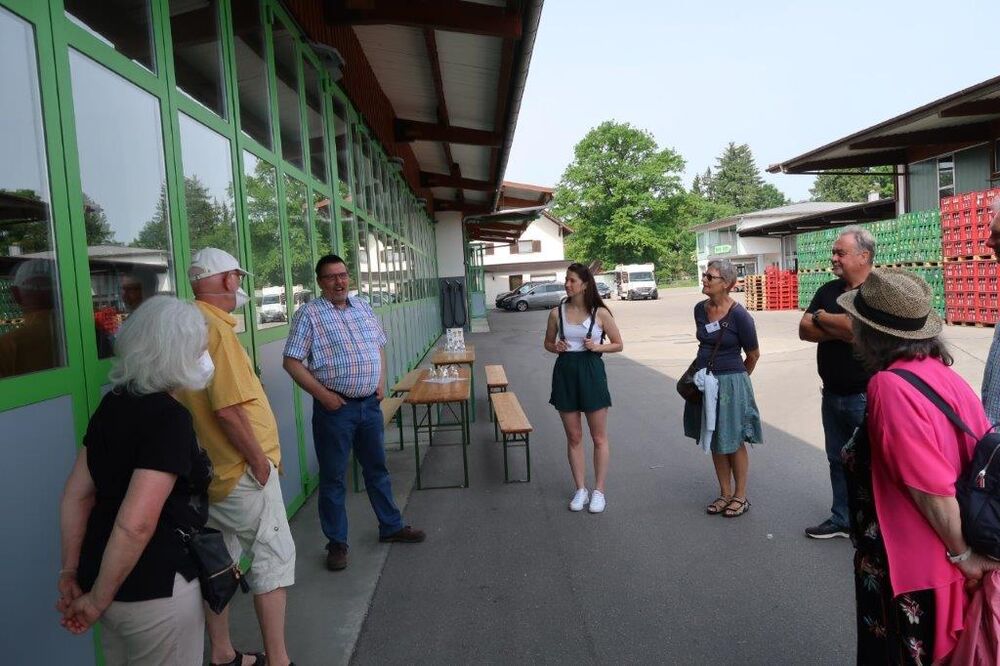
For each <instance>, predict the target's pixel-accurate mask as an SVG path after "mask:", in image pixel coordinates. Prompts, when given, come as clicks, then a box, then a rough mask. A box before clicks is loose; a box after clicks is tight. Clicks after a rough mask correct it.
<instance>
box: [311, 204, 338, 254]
mask: <svg viewBox="0 0 1000 666" xmlns="http://www.w3.org/2000/svg"><path fill="white" fill-rule="evenodd" d="M330 214H331V213H330V198H329V197H327V196H326V195H323V194H320V193H319V192H316V193H314V195H313V215H314V223H315V225H316V232H315V233H316V251H317V252H318V253H319V256H321V257H322V256H323V255H325V254H333V250H334V248H335V247H336V243H334V240H333V238H334V231H335V230H334V227H333V221H332V220H331V218H330Z"/></svg>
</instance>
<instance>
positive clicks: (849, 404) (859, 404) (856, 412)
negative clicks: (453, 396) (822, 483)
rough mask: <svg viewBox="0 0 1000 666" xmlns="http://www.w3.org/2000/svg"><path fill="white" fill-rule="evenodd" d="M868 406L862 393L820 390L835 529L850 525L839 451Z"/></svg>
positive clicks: (831, 512) (865, 396) (832, 516)
mask: <svg viewBox="0 0 1000 666" xmlns="http://www.w3.org/2000/svg"><path fill="white" fill-rule="evenodd" d="M867 406H868V396H867V395H866V394H864V393H855V394H853V395H835V394H833V393H828V392H826V391H823V432H824V434H825V436H826V459H827V460H828V461H829V463H830V486H831V487H832V488H833V506H831V507H830V520H831V521H832V522H833V523H834V524H836V525H837V526H838V527H847V526H849V525H850V522H851V521H850V516H849V511H848V508H847V479H846V478H845V477H844V464H843V462H841V459H840V450H841V449H842V448H844V444H847V440H849V439H850V438H851V435H853V434H854V430H855V428H857V427H858V426H860V425H861V422H862V421H864V418H865V409H866V407H867Z"/></svg>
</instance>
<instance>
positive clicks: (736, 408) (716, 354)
mask: <svg viewBox="0 0 1000 666" xmlns="http://www.w3.org/2000/svg"><path fill="white" fill-rule="evenodd" d="M701 284H702V288H701V293H703V294H705V295H706V296H708V299H707V300H704V301H701V302H700V303H698V304H697V305H695V306H694V323H695V328H696V331H695V335H696V336H697V338H698V356H697V357H696V358H695V366H696V367H695V369H696V370H699V371H701V370H705V371H706V372H705V374H704V377H705V382H704V385H705V387H706V390H705V393H704V399H703V400H702V402H701V403H695V402H690V401H689V402H685V404H684V434H685V435H686V436H687V437H691V438H692V439H694V440H695V441H696V442H698V443H699V444H700V445H701V447H702V449H703V450H704V451H705V453H709V452H710V453H711V454H712V464H713V465H714V467H715V475H716V477H717V478H718V481H719V496H718V497H717V498H716V499H715V500H714V501H713V502H712V503H711V504H709V505H708V506H707V507H705V512H706V513H708V514H709V515H713V516H714V515H719V514H721V515H723V516H725V517H726V518H737V517H739V516H742V515H743V514H744V513H746V512H747V511H748V510H749V509H750V501H749V500H748V499H747V480H748V477H749V474H750V456H749V454H748V453H747V448H746V444H747V443H750V444H760V443H761V442H763V441H764V440H763V437H762V435H761V425H760V412H759V411H757V402H756V399H755V398H754V394H753V385H752V384H751V383H750V373H752V372H753V369H754V367H756V365H757V360H758V359H759V358H760V348H759V345H758V344H757V327H756V326H755V325H754V321H753V317H751V316H750V313H749V312H747V311H746V308H744V307H742V306H741V305H740V304H738V303H737V302H736V301H734V300H733V299H732V297H731V296H730V295H729V292H730V291H732V289H733V286H734V285H735V284H736V268H735V267H734V266H733V264H732V263H731V262H729V261H725V260H720V261H710V262H708V267H707V268H706V269H705V272H704V273H703V274H702V276H701Z"/></svg>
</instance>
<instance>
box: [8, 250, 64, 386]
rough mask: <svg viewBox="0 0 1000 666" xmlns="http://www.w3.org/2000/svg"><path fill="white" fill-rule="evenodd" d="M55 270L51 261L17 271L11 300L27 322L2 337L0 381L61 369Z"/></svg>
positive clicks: (36, 262)
mask: <svg viewBox="0 0 1000 666" xmlns="http://www.w3.org/2000/svg"><path fill="white" fill-rule="evenodd" d="M54 272H55V268H54V262H53V261H52V260H51V259H29V260H28V261H25V262H22V263H21V264H19V265H18V267H17V270H15V271H14V279H13V281H12V282H13V284H12V285H11V290H10V293H11V296H13V298H14V301H15V302H16V303H17V304H18V305H19V306H20V308H21V311H22V312H23V313H24V321H23V322H22V323H21V325H20V326H18V327H17V328H15V329H14V330H13V331H10V332H9V333H5V334H4V335H2V336H0V377H13V376H14V375H23V374H27V373H29V372H38V371H39V370H48V369H49V368H54V367H56V366H57V365H60V351H61V350H62V341H61V340H60V339H59V329H60V326H59V322H58V321H57V320H56V313H55V275H54Z"/></svg>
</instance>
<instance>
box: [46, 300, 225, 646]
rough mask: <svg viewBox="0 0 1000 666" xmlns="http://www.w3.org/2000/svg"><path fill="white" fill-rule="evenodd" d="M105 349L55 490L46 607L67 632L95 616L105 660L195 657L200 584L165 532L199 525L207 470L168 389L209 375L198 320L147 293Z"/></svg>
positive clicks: (200, 382)
mask: <svg viewBox="0 0 1000 666" xmlns="http://www.w3.org/2000/svg"><path fill="white" fill-rule="evenodd" d="M115 354H116V358H115V363H114V367H113V368H112V370H111V373H110V376H109V379H110V381H111V383H112V384H113V388H112V389H111V390H110V391H109V392H108V393H107V395H105V396H104V399H103V400H101V404H100V405H99V406H98V407H97V410H96V411H95V412H94V415H93V416H92V417H91V419H90V423H89V424H88V426H87V433H86V435H85V436H84V439H83V447H82V448H81V449H80V452H79V454H78V456H77V459H76V464H75V465H74V466H73V470H72V472H71V473H70V475H69V479H68V480H67V481H66V487H65V490H64V492H63V498H62V505H61V512H60V513H61V516H60V518H61V524H62V567H63V568H62V570H61V571H60V572H59V594H60V597H59V601H58V603H57V605H56V607H57V609H58V610H59V611H60V612H61V613H62V620H61V624H62V625H63V626H64V627H65V628H66V629H67V630H69V631H70V632H72V633H74V634H80V633H83V632H84V631H86V630H87V629H88V628H90V627H91V626H92V625H93V624H94V623H95V622H97V621H98V620H101V626H102V631H101V642H102V644H103V648H104V658H105V663H107V664H129V663H131V664H138V663H141V664H185V665H186V664H201V662H202V656H203V649H204V627H205V616H204V610H203V606H202V599H201V590H200V585H199V583H198V577H197V570H196V568H195V563H194V561H193V560H192V559H191V558H190V556H189V555H188V554H187V552H186V550H185V547H184V545H183V543H182V542H181V540H180V537H179V535H178V534H177V533H176V532H175V530H176V529H177V528H181V529H184V530H190V529H191V528H200V527H203V526H204V525H205V521H206V519H207V516H208V495H207V490H208V483H209V480H210V478H211V470H210V468H209V464H208V460H207V458H206V457H205V456H204V454H203V452H202V451H201V449H200V448H199V447H198V442H197V440H196V438H195V433H194V427H193V425H192V422H191V415H190V414H189V413H188V411H187V409H185V408H184V407H183V406H182V405H181V404H180V403H179V402H177V400H175V399H174V395H173V394H174V392H175V391H177V390H179V389H182V388H192V389H201V388H204V387H205V385H206V384H207V383H208V381H209V380H210V379H211V377H212V373H213V367H212V361H211V358H210V357H209V356H208V354H207V352H206V330H205V320H204V318H203V317H202V316H201V313H200V312H199V311H198V309H197V308H196V307H195V306H194V305H191V304H190V303H184V302H182V301H179V300H177V299H176V298H173V297H171V296H156V297H154V298H151V299H149V300H148V301H146V302H145V303H143V304H142V306H140V307H139V308H138V309H137V310H136V311H135V312H134V313H132V314H131V315H130V316H129V317H128V319H127V320H125V323H124V325H123V326H122V328H121V330H120V332H119V334H118V337H117V339H116V340H115Z"/></svg>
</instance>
